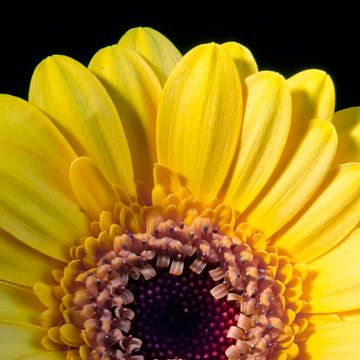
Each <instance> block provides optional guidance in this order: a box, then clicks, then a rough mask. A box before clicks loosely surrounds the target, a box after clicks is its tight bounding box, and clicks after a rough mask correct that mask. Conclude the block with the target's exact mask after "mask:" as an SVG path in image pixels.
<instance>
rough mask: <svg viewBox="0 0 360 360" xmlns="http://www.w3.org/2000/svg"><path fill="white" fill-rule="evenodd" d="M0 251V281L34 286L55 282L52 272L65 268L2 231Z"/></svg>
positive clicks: (0, 231)
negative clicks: (44, 282) (35, 284)
mask: <svg viewBox="0 0 360 360" xmlns="http://www.w3.org/2000/svg"><path fill="white" fill-rule="evenodd" d="M0 249H1V251H0V264H1V266H0V279H2V280H5V281H10V282H12V283H15V284H20V285H24V286H32V285H33V284H34V283H35V282H36V281H39V280H42V281H50V280H53V277H52V275H51V270H53V269H56V268H61V267H63V266H64V264H63V263H60V262H57V261H55V260H54V259H52V258H50V257H47V256H45V255H43V254H41V253H39V252H37V251H34V250H33V249H31V248H30V247H28V246H26V245H24V244H23V243H21V242H20V241H19V240H17V239H15V238H14V237H13V236H11V235H10V234H8V233H7V232H5V231H4V230H2V229H0ZM29 259H31V261H29Z"/></svg>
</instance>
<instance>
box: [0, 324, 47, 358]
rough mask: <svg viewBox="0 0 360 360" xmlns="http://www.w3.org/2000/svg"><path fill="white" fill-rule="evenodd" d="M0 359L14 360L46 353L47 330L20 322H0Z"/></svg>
mask: <svg viewBox="0 0 360 360" xmlns="http://www.w3.org/2000/svg"><path fill="white" fill-rule="evenodd" d="M0 334H1V336H0V359H4V360H12V359H18V358H21V357H24V356H27V355H31V354H36V353H39V352H42V351H44V348H43V347H42V346H41V343H40V341H41V338H42V337H43V336H44V335H45V334H46V331H45V329H43V328H41V327H39V326H35V325H31V324H27V323H19V322H10V321H5V320H0Z"/></svg>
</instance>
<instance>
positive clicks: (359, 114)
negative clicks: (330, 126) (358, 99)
mask: <svg viewBox="0 0 360 360" xmlns="http://www.w3.org/2000/svg"><path fill="white" fill-rule="evenodd" d="M333 123H334V126H335V128H336V132H337V133H338V136H339V146H338V151H337V154H336V159H335V163H336V164H341V163H345V162H352V161H356V162H360V107H353V108H349V109H345V110H341V111H337V112H336V113H335V114H334V119H333Z"/></svg>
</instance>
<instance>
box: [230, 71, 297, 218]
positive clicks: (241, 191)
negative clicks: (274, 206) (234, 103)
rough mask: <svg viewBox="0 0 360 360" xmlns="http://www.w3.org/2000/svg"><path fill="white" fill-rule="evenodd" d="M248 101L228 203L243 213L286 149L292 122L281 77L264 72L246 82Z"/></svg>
mask: <svg viewBox="0 0 360 360" xmlns="http://www.w3.org/2000/svg"><path fill="white" fill-rule="evenodd" d="M245 91H246V92H247V101H246V107H245V113H244V120H243V126H242V130H241V136H240V140H239V146H238V151H237V153H236V156H235V160H234V164H233V168H232V171H231V174H230V176H229V179H228V181H227V182H226V183H225V186H224V187H225V189H224V193H225V195H224V201H225V202H226V203H228V204H230V205H231V206H232V207H234V208H235V209H236V210H239V211H240V212H243V211H244V210H245V209H246V208H247V207H248V205H249V204H250V203H251V202H252V201H253V200H254V198H255V197H256V196H257V195H258V194H259V192H260V191H261V189H262V188H263V186H264V185H265V183H266V182H267V180H268V179H269V177H270V175H271V174H272V172H273V170H274V168H275V166H276V164H277V162H278V161H279V159H280V156H281V153H282V151H283V149H284V146H285V143H286V139H287V136H288V132H289V129H290V121H291V97H290V91H289V89H288V87H287V84H286V81H285V79H284V78H282V77H281V76H280V75H279V74H277V73H274V72H270V71H263V72H259V73H256V74H254V75H252V76H250V77H248V78H247V79H246V88H245Z"/></svg>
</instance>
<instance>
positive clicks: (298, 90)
mask: <svg viewBox="0 0 360 360" xmlns="http://www.w3.org/2000/svg"><path fill="white" fill-rule="evenodd" d="M288 84H289V87H290V89H291V96H292V105H293V119H294V121H295V122H296V123H298V124H301V123H305V124H306V123H307V122H308V121H309V120H311V119H322V120H328V121H331V119H332V117H333V114H334V108H335V88H334V84H333V82H332V80H331V78H330V76H329V75H327V74H326V72H324V71H322V70H316V69H311V70H305V71H301V72H299V73H297V74H295V75H294V76H292V77H291V78H290V79H288Z"/></svg>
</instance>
